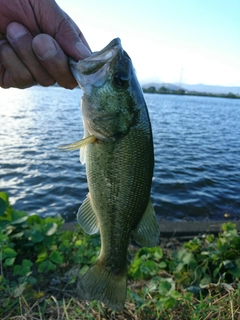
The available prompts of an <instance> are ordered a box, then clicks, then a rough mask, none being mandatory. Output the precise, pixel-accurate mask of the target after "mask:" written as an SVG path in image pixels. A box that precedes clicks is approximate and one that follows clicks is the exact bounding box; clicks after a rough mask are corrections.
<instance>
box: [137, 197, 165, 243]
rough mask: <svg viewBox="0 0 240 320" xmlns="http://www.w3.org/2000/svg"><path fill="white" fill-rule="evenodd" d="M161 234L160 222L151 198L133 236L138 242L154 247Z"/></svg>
mask: <svg viewBox="0 0 240 320" xmlns="http://www.w3.org/2000/svg"><path fill="white" fill-rule="evenodd" d="M159 235H160V230H159V224H158V221H157V218H156V215H155V212H154V208H153V205H152V201H151V199H149V201H148V205H147V208H146V210H145V212H144V214H143V216H142V219H141V220H140V222H139V223H138V225H137V227H136V228H135V229H134V230H133V237H134V239H135V241H136V242H137V243H138V244H140V245H142V246H144V247H154V246H156V245H157V244H158V242H159Z"/></svg>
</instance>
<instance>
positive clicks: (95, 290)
mask: <svg viewBox="0 0 240 320" xmlns="http://www.w3.org/2000/svg"><path fill="white" fill-rule="evenodd" d="M126 288H127V272H125V273H124V274H121V275H114V274H113V273H111V271H109V270H108V269H107V268H104V266H102V265H101V264H100V263H99V260H97V261H96V262H95V264H94V265H93V266H92V267H91V268H90V269H89V270H88V271H87V273H86V274H85V275H84V276H83V277H82V278H81V279H80V281H79V283H78V287H77V291H78V294H79V296H80V298H82V299H84V300H100V301H102V302H103V303H105V304H106V305H107V306H108V307H109V308H111V309H115V310H118V311H120V310H122V309H123V307H124V304H125V300H126Z"/></svg>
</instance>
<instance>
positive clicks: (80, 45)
mask: <svg viewBox="0 0 240 320" xmlns="http://www.w3.org/2000/svg"><path fill="white" fill-rule="evenodd" d="M75 48H76V49H77V51H78V53H79V55H80V57H81V58H82V59H84V58H87V57H89V56H90V55H91V52H90V51H89V50H88V48H87V47H86V46H85V45H84V44H83V43H82V42H77V43H75Z"/></svg>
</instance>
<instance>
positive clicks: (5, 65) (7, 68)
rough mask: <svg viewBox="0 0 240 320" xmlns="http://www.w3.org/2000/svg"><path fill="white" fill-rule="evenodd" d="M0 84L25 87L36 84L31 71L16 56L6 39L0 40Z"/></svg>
mask: <svg viewBox="0 0 240 320" xmlns="http://www.w3.org/2000/svg"><path fill="white" fill-rule="evenodd" d="M0 61H1V64H0V65H1V68H0V86H1V87H2V88H10V87H17V88H22V89H23V88H27V87H30V86H31V85H34V84H36V81H35V79H34V78H33V76H32V74H31V72H29V70H28V69H27V68H26V66H25V65H24V64H23V63H22V62H21V60H20V59H19V58H18V56H17V54H16V53H15V52H14V50H13V48H12V47H11V46H10V44H9V43H8V42H7V41H6V40H0Z"/></svg>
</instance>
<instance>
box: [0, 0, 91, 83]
mask: <svg viewBox="0 0 240 320" xmlns="http://www.w3.org/2000/svg"><path fill="white" fill-rule="evenodd" d="M0 8H1V9H0V87H3V88H9V87H17V88H26V87H30V86H32V85H35V84H37V83H39V84H41V85H43V86H49V85H52V84H54V83H55V82H57V83H58V84H59V85H60V86H62V87H65V88H70V89H72V88H74V87H76V85H77V83H76V81H75V79H74V77H73V76H72V73H71V71H70V69H69V66H68V58H67V56H71V57H72V58H73V59H75V60H76V61H78V60H80V59H84V58H85V57H87V56H89V55H90V53H91V51H90V48H89V46H88V44H87V42H86V40H85V38H84V36H83V34H82V33H81V31H80V29H79V28H78V27H77V26H76V24H75V23H74V22H73V21H72V20H71V19H70V18H69V17H68V15H67V14H66V13H65V12H64V11H62V10H61V9H60V8H59V6H58V5H57V4H56V2H55V1H54V0H11V1H9V0H0Z"/></svg>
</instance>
